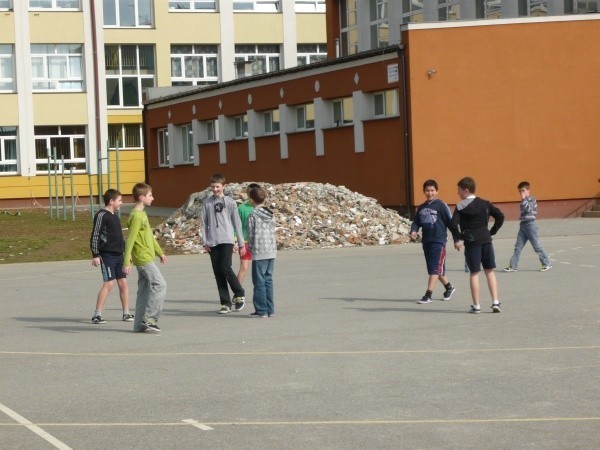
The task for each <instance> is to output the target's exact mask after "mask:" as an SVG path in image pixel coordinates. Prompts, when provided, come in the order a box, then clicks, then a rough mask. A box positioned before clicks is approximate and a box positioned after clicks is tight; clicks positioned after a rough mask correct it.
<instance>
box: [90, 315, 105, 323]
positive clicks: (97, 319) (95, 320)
mask: <svg viewBox="0 0 600 450" xmlns="http://www.w3.org/2000/svg"><path fill="white" fill-rule="evenodd" d="M92 323H106V320H104V318H103V317H102V316H94V317H92Z"/></svg>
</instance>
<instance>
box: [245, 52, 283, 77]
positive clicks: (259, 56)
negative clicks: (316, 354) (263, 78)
mask: <svg viewBox="0 0 600 450" xmlns="http://www.w3.org/2000/svg"><path fill="white" fill-rule="evenodd" d="M235 66H236V72H237V78H243V77H246V76H251V75H259V74H261V73H267V72H273V71H276V70H279V45H277V44H263V45H254V44H249V45H248V44H246V45H236V46H235Z"/></svg>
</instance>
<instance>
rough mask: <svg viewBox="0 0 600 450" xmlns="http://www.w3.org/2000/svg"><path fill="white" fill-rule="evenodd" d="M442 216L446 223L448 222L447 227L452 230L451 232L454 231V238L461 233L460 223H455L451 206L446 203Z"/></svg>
mask: <svg viewBox="0 0 600 450" xmlns="http://www.w3.org/2000/svg"><path fill="white" fill-rule="evenodd" d="M442 218H443V220H444V223H445V224H446V228H448V229H449V230H450V233H452V238H453V239H454V236H457V235H460V230H459V229H458V224H457V223H454V220H452V219H453V217H452V213H451V212H450V207H449V206H448V205H447V204H445V203H444V207H443V208H442Z"/></svg>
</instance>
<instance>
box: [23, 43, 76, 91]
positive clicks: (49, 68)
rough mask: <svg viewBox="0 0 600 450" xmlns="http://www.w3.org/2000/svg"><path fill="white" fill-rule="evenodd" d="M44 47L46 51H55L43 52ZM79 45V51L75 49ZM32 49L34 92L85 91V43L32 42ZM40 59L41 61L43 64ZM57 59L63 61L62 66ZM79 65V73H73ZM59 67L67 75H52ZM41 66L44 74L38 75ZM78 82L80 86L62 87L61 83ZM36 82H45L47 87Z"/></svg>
mask: <svg viewBox="0 0 600 450" xmlns="http://www.w3.org/2000/svg"><path fill="white" fill-rule="evenodd" d="M42 47H46V51H49V50H53V51H52V52H51V53H42ZM72 47H74V48H72ZM77 47H79V49H80V50H79V51H78V52H76V51H74V50H76V48H77ZM65 50H66V51H65ZM30 51H31V81H32V91H33V92H85V77H84V74H85V66H84V65H85V61H84V53H83V52H84V50H83V44H78V43H75V44H31V48H30ZM38 61H40V62H41V65H40V64H39V62H38ZM57 61H62V63H61V65H60V66H57V65H56V62H57ZM77 65H78V66H79V74H78V75H73V72H74V71H75V70H74V69H76V68H77ZM57 67H58V68H59V69H62V70H64V71H65V72H66V76H61V77H59V76H52V72H53V71H54V70H56V68H57ZM39 68H41V72H42V73H41V75H42V76H36V75H37V74H38V69H39ZM78 83H79V84H80V87H76V88H73V87H67V88H63V89H61V88H60V87H61V85H71V84H78ZM36 84H40V85H41V84H45V85H46V87H39V86H36ZM52 86H54V87H52Z"/></svg>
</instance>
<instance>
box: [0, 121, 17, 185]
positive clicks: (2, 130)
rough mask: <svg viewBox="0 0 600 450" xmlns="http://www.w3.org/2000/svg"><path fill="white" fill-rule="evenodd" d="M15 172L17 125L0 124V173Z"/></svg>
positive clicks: (8, 173) (11, 173) (10, 173)
mask: <svg viewBox="0 0 600 450" xmlns="http://www.w3.org/2000/svg"><path fill="white" fill-rule="evenodd" d="M16 173H17V127H3V126H0V175H15V174H16Z"/></svg>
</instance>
